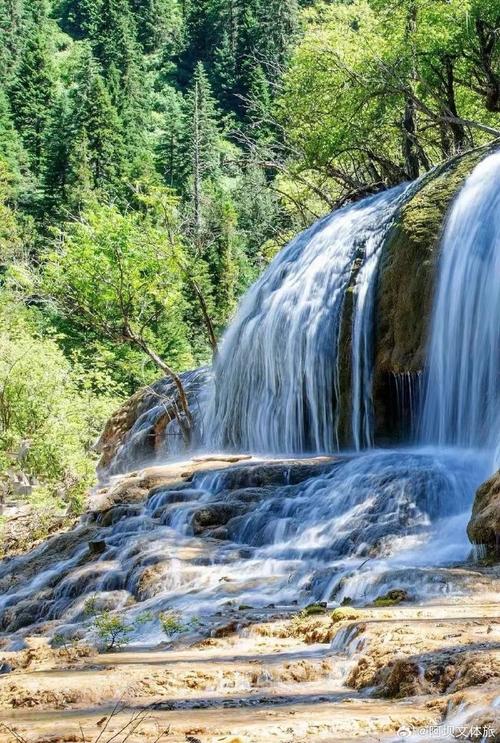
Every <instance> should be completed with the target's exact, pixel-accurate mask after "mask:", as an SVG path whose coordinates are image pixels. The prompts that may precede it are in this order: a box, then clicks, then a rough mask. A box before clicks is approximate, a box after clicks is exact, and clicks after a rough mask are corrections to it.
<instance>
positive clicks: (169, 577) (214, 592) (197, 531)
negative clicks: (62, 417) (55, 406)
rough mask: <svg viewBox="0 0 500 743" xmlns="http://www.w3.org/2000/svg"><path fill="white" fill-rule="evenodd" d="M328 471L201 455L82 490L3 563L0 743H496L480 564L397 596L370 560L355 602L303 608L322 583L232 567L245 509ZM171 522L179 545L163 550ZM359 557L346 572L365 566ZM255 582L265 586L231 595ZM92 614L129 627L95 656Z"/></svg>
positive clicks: (423, 577)
mask: <svg viewBox="0 0 500 743" xmlns="http://www.w3.org/2000/svg"><path fill="white" fill-rule="evenodd" d="M346 461H348V458H347V459H346V458H335V457H333V458H331V457H319V458H313V459H302V460H280V461H266V460H258V459H254V458H248V457H239V456H237V455H234V456H217V455H215V456H213V457H201V458H199V459H193V460H190V461H185V462H181V463H176V464H169V465H165V466H163V467H152V468H146V469H144V470H140V471H138V472H135V473H130V474H128V475H126V476H121V477H117V478H115V479H113V480H112V481H111V482H110V483H109V485H107V486H106V487H105V488H101V489H100V490H99V491H97V492H96V493H95V494H94V496H93V498H92V501H91V503H90V506H89V511H88V513H87V514H86V515H85V516H84V518H83V519H82V521H81V522H80V523H79V524H78V525H77V526H76V527H75V528H73V529H71V530H68V531H61V532H60V533H59V534H57V535H55V536H54V537H52V538H51V539H50V540H48V541H47V542H45V543H42V544H41V545H38V546H37V547H35V549H34V550H33V551H32V552H31V553H27V554H24V555H17V556H12V557H11V558H10V559H6V560H4V561H3V563H2V564H1V568H0V584H1V588H2V594H3V597H2V613H1V622H2V631H3V634H2V640H1V649H0V664H1V665H0V671H1V675H0V709H1V712H0V719H1V726H0V741H2V743H3V741H5V743H7V742H8V743H11V742H13V741H18V742H19V741H21V742H22V741H26V742H27V743H35V742H36V743H58V742H60V743H62V742H63V741H67V742H69V741H87V742H90V741H93V742H94V743H96V742H97V741H101V742H102V743H105V742H107V741H115V742H116V743H121V742H122V741H123V742H124V741H129V742H131V743H133V742H134V741H137V742H138V743H139V741H144V742H146V741H149V742H152V741H161V740H169V741H170V740H171V741H189V743H197V742H198V741H200V742H201V743H214V742H215V741H220V742H221V743H222V742H223V741H224V742H225V743H229V741H233V742H234V743H237V741H241V742H243V741H246V742H247V743H257V742H259V743H261V742H264V741H272V740H275V741H279V742H280V743H281V742H283V743H285V742H286V743H288V742H289V743H291V742H292V741H299V740H310V741H311V742H312V741H338V742H339V743H340V742H341V741H342V742H344V743H346V742H347V741H350V740H356V741H365V742H366V743H368V741H372V742H373V741H391V740H399V739H400V738H401V737H402V735H403V734H404V735H407V738H408V739H409V740H418V741H423V740H434V739H436V738H437V737H438V734H439V735H440V736H441V737H440V738H438V739H441V740H448V739H449V740H454V739H456V738H457V737H458V732H457V731H459V730H461V729H463V728H464V727H465V728H467V730H468V733H467V735H468V737H467V738H464V737H463V735H462V739H467V740H480V739H481V737H478V731H481V736H482V738H483V739H484V740H489V741H492V740H493V741H494V740H500V721H499V720H498V719H496V710H497V707H496V706H495V699H496V697H497V695H498V677H499V674H500V663H499V660H500V621H499V606H498V601H497V596H498V587H499V583H500V571H499V570H498V568H496V567H495V566H489V567H488V566H485V565H480V564H472V563H463V564H460V565H447V566H443V565H439V566H436V567H434V568H433V567H432V565H427V566H426V567H425V568H422V567H421V568H420V569H418V570H417V569H415V570H414V571H413V584H414V585H413V589H412V587H411V580H410V579H409V577H408V574H409V573H410V574H411V571H408V570H403V569H402V568H401V567H399V568H397V569H396V568H394V570H393V573H392V574H390V567H387V566H386V571H385V573H384V578H383V580H379V579H378V578H377V580H376V581H375V582H373V583H372V589H371V590H372V594H366V593H365V596H364V598H363V595H362V594H360V595H358V596H357V597H354V598H352V597H348V596H346V591H345V590H343V588H342V585H341V586H340V587H339V586H337V592H336V597H334V598H332V600H328V601H326V602H316V603H312V602H311V603H310V604H309V605H308V604H307V601H306V598H307V595H308V591H309V592H311V591H312V594H311V595H313V593H314V586H315V585H318V584H321V580H322V579H323V577H322V576H321V575H320V576H319V577H318V576H317V575H316V574H314V575H316V577H313V578H311V577H309V583H308V585H305V584H304V583H300V581H299V583H298V584H292V589H293V590H290V592H289V593H287V592H286V591H283V588H282V586H281V583H280V582H279V580H278V581H277V579H276V575H275V573H276V571H277V567H276V564H275V563H273V565H274V567H273V570H271V573H270V574H266V568H265V565H264V563H259V566H260V569H261V571H262V574H261V575H260V576H259V575H258V570H257V568H256V569H255V570H254V569H252V570H250V571H248V573H247V574H245V575H241V576H240V575H238V572H239V571H241V570H246V568H245V567H244V566H245V565H246V564H247V563H251V562H252V554H253V553H252V547H251V545H250V546H248V547H247V548H244V547H243V546H242V545H240V547H239V548H238V550H236V548H235V546H234V545H233V544H232V543H231V542H230V541H228V540H230V538H231V534H232V533H233V532H232V530H233V529H234V528H236V527H235V524H240V523H241V519H242V518H243V519H244V518H245V514H247V513H248V511H249V508H251V507H252V508H253V509H255V504H256V503H261V502H262V500H263V499H265V498H266V497H269V493H273V494H274V495H275V489H276V488H280V489H282V488H285V491H284V493H286V494H287V497H288V498H291V499H293V498H297V497H299V496H300V493H301V492H302V490H301V488H302V487H303V484H304V483H307V482H308V481H309V480H310V478H311V477H314V478H321V477H322V476H323V475H325V476H326V475H328V474H329V473H331V472H332V468H333V470H335V468H337V467H341V466H343V465H344V464H345V462H346ZM206 478H210V480H209V482H210V483H212V484H213V481H214V480H213V478H216V479H217V482H219V483H220V482H221V478H222V479H224V478H225V479H224V488H222V490H220V491H217V490H215V492H216V494H217V497H215V499H214V497H212V498H210V499H208V500H207V499H206V496H201V497H200V493H199V492H198V491H199V489H200V487H201V486H200V483H202V482H205V484H206V483H207V482H208V481H207V480H206ZM229 483H230V486H231V487H230V488H229ZM228 488H229V490H228ZM193 490H195V491H197V492H196V498H194V496H193V492H192V491H193ZM229 491H230V493H231V497H229V495H228V492H229ZM279 492H280V494H281V495H283V491H282V490H280V491H279ZM221 493H223V494H225V495H223V496H222V495H221ZM273 497H274V496H273ZM155 498H156V501H155V500H154V499H155ZM193 498H194V499H193ZM145 504H146V505H145ZM147 504H150V506H151V508H150V511H151V513H150V516H148V518H147V519H145V518H144V513H143V511H142V510H141V509H144V508H145V507H146V506H147ZM151 504H152V505H151ZM186 504H190V505H189V509H187V510H186ZM155 513H156V515H155ZM172 513H173V514H174V516H173V517H172ZM139 514H142V516H141V517H140V518H141V519H142V521H138V519H139ZM179 514H183V516H182V518H183V519H185V518H186V514H188V515H189V528H185V529H184V532H182V529H181V526H180V520H179V519H180V517H179ZM268 516H269V514H268ZM172 518H173V519H174V522H173V521H172ZM175 519H177V521H178V523H177V527H176V528H177V529H179V530H180V531H181V532H182V533H183V536H182V539H183V541H182V543H179V542H176V543H170V542H169V539H171V537H169V535H170V534H171V533H172V532H173V531H175V529H174V526H175V523H176V522H175ZM160 522H161V523H160ZM172 524H173V525H172ZM158 530H160V531H158ZM121 537H124V538H126V541H127V544H129V545H130V549H131V555H129V554H128V553H127V555H126V557H124V555H123V554H122V552H120V551H119V550H120V549H122V548H121V546H120V545H121V542H120V539H121ZM151 544H156V547H155V551H151V549H149V550H148V548H147V546H148V545H149V546H150V545H151ZM221 545H222V547H221ZM224 545H226V547H224ZM160 546H161V549H160ZM222 548H223V549H226V548H227V549H228V550H229V551H230V554H229V556H228V555H225V557H224V559H222V558H221V553H220V550H221V549H222ZM245 549H246V552H245ZM260 549H261V548H260ZM113 550H114V551H113ZM117 550H118V552H117ZM141 550H142V551H141ZM169 550H170V552H169ZM172 550H173V552H172ZM373 550H375V548H374V547H373V548H372V555H371V556H370V555H368V557H366V558H363V562H364V563H365V562H367V561H368V566H369V565H370V560H372V561H373V565H374V567H373V570H372V572H376V570H377V568H376V567H375V566H376V564H377V562H376V560H377V559H378V558H377V555H376V550H375V551H373ZM236 551H237V552H238V554H237V555H236ZM243 552H245V554H242V553H243ZM134 555H140V559H139V560H136V559H135V557H134ZM235 566H236V567H235ZM288 568H290V565H289V564H288V562H287V569H288ZM364 570H366V566H365V568H364ZM214 571H216V572H215V573H214ZM273 571H274V572H273ZM125 572H126V573H127V575H126V576H125V575H124V573H125ZM110 576H111V577H110ZM207 576H210V578H208V577H207ZM369 578H370V571H368V573H367V574H366V578H365V580H369ZM315 581H316V582H315ZM318 581H319V583H318ZM398 581H399V583H398ZM403 581H406V582H405V585H404V586H403V585H402V582H403ZM256 583H258V584H259V585H264V586H266V585H267V586H268V588H269V591H268V592H267V593H266V592H264V594H263V598H262V600H261V601H260V602H259V601H257V600H256V601H254V602H253V603H252V602H251V601H250V600H248V601H243V599H242V596H247V597H248V596H254V598H257V594H252V590H253V587H254V585H255V584H256ZM278 585H279V586H280V587H279V592H278ZM321 585H322V584H321ZM352 585H353V584H352V582H351V586H352ZM273 586H275V587H276V600H275V601H272V600H269V596H272V591H273ZM297 586H298V587H297ZM204 591H205V594H204V593H203V592H204ZM294 591H295V594H294ZM373 591H375V592H377V591H378V592H379V593H378V595H377V596H374V595H373ZM333 593H334V592H333ZM174 595H182V596H183V597H184V598H183V602H184V603H182V602H181V603H178V604H175V602H174V601H173V599H172V597H173V596H174ZM259 595H260V594H259ZM280 596H285V597H288V601H281V600H279V599H280ZM195 599H196V601H195ZM193 602H194V603H193ZM196 602H198V603H196ZM89 603H90V604H91V609H92V611H89V610H88V608H89V607H88V605H89ZM339 604H342V605H340V606H339ZM194 606H198V607H199V611H198V612H195V611H194V608H193V607H194ZM172 607H173V608H172ZM96 617H97V619H96ZM99 617H100V618H101V619H102V617H106V619H107V621H108V620H110V619H111V620H112V619H113V617H115V618H117V621H118V624H120V622H121V623H122V625H124V626H125V627H128V628H129V629H130V631H128V630H127V631H125V634H124V635H123V637H122V638H121V640H123V642H121V641H120V639H119V641H117V643H116V646H115V647H114V648H112V649H110V648H109V637H107V636H105V635H104V634H103V632H102V622H101V625H99ZM158 617H160V625H161V624H162V622H163V631H161V629H160V627H159V623H158ZM161 617H163V619H162V618H161ZM99 627H100V628H101V632H100V633H99ZM106 637H107V640H106ZM119 638H120V636H119ZM105 640H106V642H107V645H108V648H107V651H106V647H105ZM432 726H434V727H432ZM436 726H438V727H436ZM401 729H402V732H401ZM398 731H399V732H398ZM412 731H413V734H414V735H415V736H416V737H415V738H411V737H410V734H412ZM453 735H455V738H454V737H453ZM485 736H488V737H485Z"/></svg>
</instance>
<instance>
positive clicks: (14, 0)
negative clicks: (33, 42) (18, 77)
mask: <svg viewBox="0 0 500 743" xmlns="http://www.w3.org/2000/svg"><path fill="white" fill-rule="evenodd" d="M21 24H22V0H0V84H2V85H6V86H7V85H10V83H11V80H12V74H13V71H14V67H15V63H16V60H17V59H18V57H19V54H20V49H21Z"/></svg>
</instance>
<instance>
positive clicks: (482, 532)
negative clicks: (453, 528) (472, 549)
mask: <svg viewBox="0 0 500 743" xmlns="http://www.w3.org/2000/svg"><path fill="white" fill-rule="evenodd" d="M467 534H468V535H469V539H470V541H471V542H472V543H473V544H477V545H480V546H481V547H483V548H485V549H486V554H487V556H488V557H490V558H492V559H495V560H498V557H499V555H500V470H498V471H497V472H496V473H495V474H494V475H493V476H492V477H490V479H489V480H487V481H486V482H485V483H483V484H482V485H481V487H480V488H479V490H478V491H477V493H476V497H475V499H474V505H473V507H472V516H471V519H470V521H469V524H468V526H467Z"/></svg>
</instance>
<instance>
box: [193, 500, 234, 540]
mask: <svg viewBox="0 0 500 743" xmlns="http://www.w3.org/2000/svg"><path fill="white" fill-rule="evenodd" d="M241 512H242V507H241V505H239V504H237V503H210V504H209V505H206V506H203V507H202V508H200V509H199V510H198V511H195V513H194V514H193V517H192V521H191V525H192V527H193V531H194V533H195V534H201V533H202V532H203V531H204V530H205V529H206V528H207V527H210V526H217V527H219V526H224V525H225V524H227V522H228V521H230V520H231V519H232V518H234V517H235V516H238V515H240V514H241Z"/></svg>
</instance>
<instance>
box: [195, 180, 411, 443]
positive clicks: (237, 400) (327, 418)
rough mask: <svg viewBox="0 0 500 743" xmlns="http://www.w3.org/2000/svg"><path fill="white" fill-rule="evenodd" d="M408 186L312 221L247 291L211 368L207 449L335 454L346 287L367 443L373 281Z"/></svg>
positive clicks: (358, 406)
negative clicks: (212, 388)
mask: <svg viewBox="0 0 500 743" xmlns="http://www.w3.org/2000/svg"><path fill="white" fill-rule="evenodd" d="M406 189H407V186H406V185H401V186H398V187H396V188H393V189H391V190H389V191H385V192H383V193H381V194H377V195H375V196H372V197H369V198H367V199H364V200H363V201H361V202H359V203H356V204H353V205H351V206H348V207H345V208H343V209H340V210H338V211H335V212H333V213H332V214H331V215H329V216H327V217H325V218H324V219H322V220H320V221H319V222H318V223H317V224H315V225H313V226H312V227H311V228H309V229H308V230H306V231H305V232H303V233H301V234H300V235H298V236H297V237H296V238H295V239H294V240H292V242H291V243H290V244H289V245H288V246H287V247H286V248H284V250H282V251H281V252H280V253H279V254H278V255H277V256H276V258H275V259H274V261H273V262H272V263H271V265H270V266H269V267H268V269H267V270H266V271H265V272H264V274H263V275H262V277H261V278H260V279H259V280H258V281H257V282H256V284H255V285H254V286H253V287H252V288H251V289H250V291H249V292H248V294H247V295H246V297H245V298H244V299H243V301H242V303H241V305H240V309H239V311H238V314H237V316H236V318H235V320H234V321H233V323H232V324H231V326H230V328H229V330H228V331H227V333H226V336H225V338H224V341H223V344H222V348H221V352H220V355H219V358H218V360H217V362H216V365H215V369H214V372H215V378H216V393H215V399H214V401H213V404H212V406H211V411H210V413H209V416H208V418H209V426H208V427H209V436H208V438H209V440H210V441H211V443H212V444H213V445H214V444H215V445H219V446H222V447H232V448H238V449H240V450H241V449H246V450H250V451H260V452H262V451H265V452H268V453H271V452H272V453H284V452H287V453H290V452H306V451H316V452H325V451H332V450H334V449H338V448H339V439H340V435H339V417H340V411H341V406H342V405H344V404H345V405H347V406H348V401H347V399H345V400H344V399H342V393H341V378H340V376H341V375H340V368H339V350H340V349H339V343H340V336H341V331H342V318H343V309H344V304H345V299H346V294H347V292H348V291H351V292H353V294H354V303H355V306H354V311H353V323H352V329H351V333H350V335H352V339H353V342H352V382H351V384H352V390H353V399H354V401H355V402H354V405H353V406H352V415H351V430H352V437H353V440H354V443H355V446H356V447H357V448H361V447H362V446H367V445H370V444H371V443H372V434H371V424H372V414H371V375H372V339H371V335H372V325H373V304H374V278H375V276H376V270H377V265H378V260H379V257H380V253H381V248H382V246H383V244H384V240H385V237H386V235H387V232H388V230H389V229H390V226H391V224H392V220H393V217H394V215H395V214H396V212H397V209H398V207H399V205H400V203H401V201H402V199H403V198H404V194H405V191H406ZM346 398H347V396H346ZM210 421H211V423H210Z"/></svg>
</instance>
